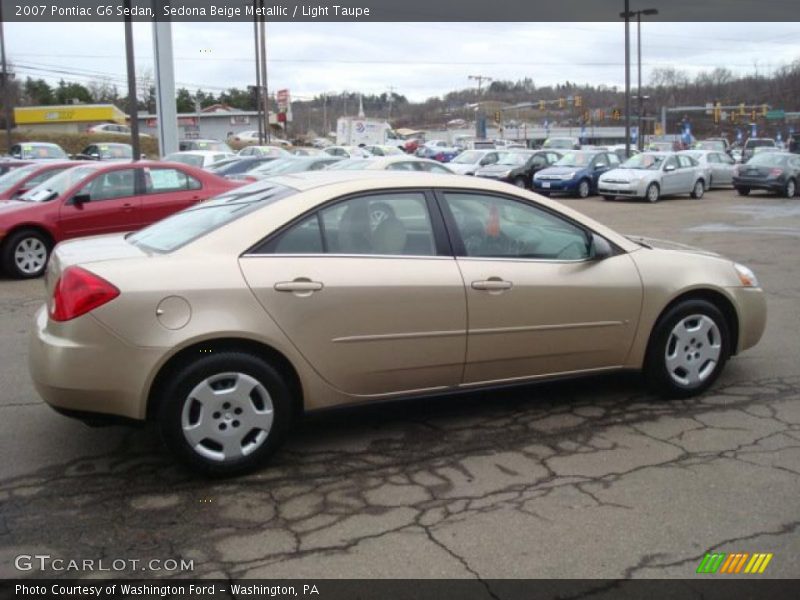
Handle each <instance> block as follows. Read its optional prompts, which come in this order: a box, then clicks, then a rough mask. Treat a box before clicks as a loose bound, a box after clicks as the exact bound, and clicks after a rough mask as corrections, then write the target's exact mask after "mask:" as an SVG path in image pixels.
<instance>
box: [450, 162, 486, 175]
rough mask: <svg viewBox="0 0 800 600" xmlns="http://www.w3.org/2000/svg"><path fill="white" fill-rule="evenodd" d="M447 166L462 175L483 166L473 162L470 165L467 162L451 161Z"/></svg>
mask: <svg viewBox="0 0 800 600" xmlns="http://www.w3.org/2000/svg"><path fill="white" fill-rule="evenodd" d="M448 167H449V168H450V169H451V170H452V171H455V172H456V173H458V174H459V175H463V174H464V173H474V172H475V171H477V170H478V169H483V168H484V167H479V166H478V165H475V164H472V165H471V164H469V163H452V162H451V163H450V164H449V165H448Z"/></svg>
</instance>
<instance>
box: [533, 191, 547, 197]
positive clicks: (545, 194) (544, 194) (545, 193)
mask: <svg viewBox="0 0 800 600" xmlns="http://www.w3.org/2000/svg"><path fill="white" fill-rule="evenodd" d="M536 193H537V194H540V195H542V196H544V197H545V198H549V197H550V192H541V191H539V192H536Z"/></svg>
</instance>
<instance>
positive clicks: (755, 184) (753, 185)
mask: <svg viewBox="0 0 800 600" xmlns="http://www.w3.org/2000/svg"><path fill="white" fill-rule="evenodd" d="M785 186H786V183H785V182H783V181H780V180H778V179H773V180H764V179H745V178H742V177H734V178H733V187H735V188H740V187H741V188H750V189H751V190H767V191H769V192H782V191H783V188H784V187H785Z"/></svg>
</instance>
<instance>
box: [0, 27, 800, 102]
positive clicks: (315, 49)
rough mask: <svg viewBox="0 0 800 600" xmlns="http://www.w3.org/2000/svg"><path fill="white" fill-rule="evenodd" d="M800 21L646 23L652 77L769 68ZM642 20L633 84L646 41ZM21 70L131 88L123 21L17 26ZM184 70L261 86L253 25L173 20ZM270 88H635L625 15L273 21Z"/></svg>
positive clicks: (198, 83)
mask: <svg viewBox="0 0 800 600" xmlns="http://www.w3.org/2000/svg"><path fill="white" fill-rule="evenodd" d="M797 29H798V26H797V23H658V22H655V23H653V22H651V23H647V22H643V23H642V54H643V57H642V63H643V66H642V69H643V82H644V83H645V84H646V83H647V81H648V80H649V76H650V72H651V70H652V69H653V68H656V67H675V68H678V69H682V70H685V71H687V72H688V73H689V74H690V75H691V76H693V75H695V74H696V73H698V72H700V71H704V70H705V71H710V70H712V69H714V68H715V67H727V68H729V69H731V70H732V71H733V72H734V73H735V74H749V73H754V72H756V71H757V72H758V73H760V74H769V73H771V72H773V71H774V70H775V69H776V68H779V67H781V66H783V65H786V64H788V63H790V62H792V61H794V60H797V59H800V44H798V35H797V33H798V31H797ZM635 30H636V28H635V26H633V27H632V38H631V56H632V64H633V69H632V83H633V84H634V85H635V83H636V68H635V66H636V37H635ZM5 34H6V51H7V53H8V56H9V59H10V60H11V62H12V63H13V64H14V66H15V70H16V72H17V73H18V77H20V78H24V77H26V76H31V77H34V78H38V77H41V78H44V79H46V80H48V81H50V82H57V81H58V79H60V78H62V77H63V78H64V79H67V80H72V81H80V82H82V83H86V82H88V81H91V80H96V79H98V78H99V77H102V76H105V77H110V78H111V80H112V81H113V82H114V83H117V84H118V85H119V87H120V90H121V91H122V90H124V89H125V54H124V52H125V49H124V37H123V25H122V24H121V23H119V24H118V23H111V24H109V23H81V24H76V23H36V24H34V23H6V24H5ZM172 34H173V53H174V56H175V78H176V81H177V85H178V86H179V87H180V86H185V87H188V88H189V89H190V90H194V89H196V88H202V89H203V90H205V91H209V92H214V93H218V92H219V91H222V90H223V89H226V88H229V87H239V88H244V87H246V86H247V85H253V84H254V83H255V63H254V56H253V54H254V43H253V26H252V24H251V23H174V24H173V26H172ZM134 40H135V54H136V64H137V70H138V71H139V73H141V72H144V71H147V70H148V69H149V70H150V71H151V72H152V69H153V52H152V30H151V26H150V25H149V24H144V23H136V24H134ZM267 40H268V41H267V56H268V81H269V87H270V91H274V90H277V89H284V88H288V89H290V90H291V92H292V98H293V99H295V100H302V99H310V98H311V97H313V96H315V95H318V94H320V93H331V92H340V91H343V90H350V91H361V92H364V93H376V94H380V93H383V92H388V91H390V90H394V91H395V92H396V93H398V94H402V95H405V96H406V97H407V98H408V99H410V100H412V101H421V100H424V99H426V98H428V97H431V96H441V95H444V94H446V93H447V92H449V91H452V90H456V89H463V88H466V87H475V86H476V83H475V82H474V81H472V80H470V79H468V77H469V76H470V75H484V76H487V77H491V78H493V79H500V80H512V81H515V80H517V79H522V78H525V77H530V78H531V79H532V80H533V81H534V83H535V84H536V85H537V86H544V85H552V84H556V83H561V82H564V81H565V80H569V81H570V82H573V83H578V84H583V83H587V84H593V85H599V84H604V85H607V86H609V87H611V86H619V87H620V88H622V86H623V85H624V76H625V75H624V28H623V25H622V23H621V22H620V23H597V22H593V23H578V22H576V23H347V22H345V23H297V22H294V23H292V22H287V23H269V24H268V25H267Z"/></svg>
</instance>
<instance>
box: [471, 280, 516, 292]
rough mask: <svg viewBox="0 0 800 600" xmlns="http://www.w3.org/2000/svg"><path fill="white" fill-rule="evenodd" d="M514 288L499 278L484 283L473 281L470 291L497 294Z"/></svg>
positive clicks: (511, 284)
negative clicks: (485, 291) (484, 291)
mask: <svg viewBox="0 0 800 600" xmlns="http://www.w3.org/2000/svg"><path fill="white" fill-rule="evenodd" d="M512 287H514V284H513V283H511V282H510V281H504V280H502V279H499V278H495V277H493V278H490V279H486V280H484V281H473V282H472V289H473V290H487V291H489V292H498V291H502V290H510V289H511V288H512Z"/></svg>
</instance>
